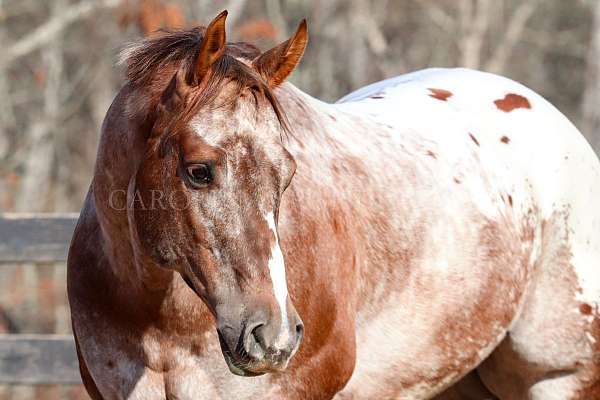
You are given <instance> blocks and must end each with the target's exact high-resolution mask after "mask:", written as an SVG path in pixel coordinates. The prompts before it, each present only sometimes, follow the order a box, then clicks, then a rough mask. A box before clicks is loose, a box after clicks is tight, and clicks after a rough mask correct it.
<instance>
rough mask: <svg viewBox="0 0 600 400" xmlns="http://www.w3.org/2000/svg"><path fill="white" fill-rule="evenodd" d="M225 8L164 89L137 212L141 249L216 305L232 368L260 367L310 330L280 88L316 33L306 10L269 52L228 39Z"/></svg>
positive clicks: (134, 183)
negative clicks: (289, 239) (281, 231)
mask: <svg viewBox="0 0 600 400" xmlns="http://www.w3.org/2000/svg"><path fill="white" fill-rule="evenodd" d="M226 16H227V13H226V12H222V13H221V14H220V15H218V16H217V17H216V18H215V19H214V20H213V21H212V22H211V23H210V24H209V25H208V26H207V27H206V28H202V29H199V30H196V31H195V35H197V48H196V49H195V51H194V52H193V54H191V55H190V56H189V57H188V58H187V59H186V60H184V61H183V62H181V63H179V65H178V67H177V68H175V69H174V71H173V74H172V76H171V77H170V80H167V82H169V83H168V84H167V85H166V87H165V88H164V90H163V91H162V93H161V95H160V98H159V99H158V100H157V101H156V106H155V110H154V118H153V121H152V124H151V128H150V129H149V134H148V137H147V141H146V146H145V155H144V157H142V160H141V162H140V164H139V167H138V168H137V171H136V172H135V176H134V179H132V180H131V182H130V185H129V189H128V192H129V194H128V198H129V199H131V202H132V204H131V207H130V210H129V215H128V218H129V221H130V229H131V230H132V232H133V236H134V238H135V240H134V253H135V256H136V259H137V260H143V262H144V263H150V264H155V265H158V266H159V267H160V268H166V269H170V270H173V271H176V272H178V273H179V274H180V275H181V277H182V278H183V279H184V281H185V282H186V283H187V284H188V286H189V287H190V288H191V289H192V290H193V291H194V292H195V293H196V294H197V295H198V296H199V297H200V298H201V299H202V300H203V301H204V303H205V304H206V306H207V307H208V309H209V310H210V311H211V313H212V314H213V315H214V317H215V320H216V325H217V331H218V336H219V339H220V344H221V349H222V352H223V355H224V357H225V360H226V362H227V364H228V366H229V368H230V370H231V371H232V372H233V373H235V374H238V375H243V376H254V375H259V374H263V373H266V372H271V371H280V370H283V369H285V368H286V366H287V364H288V362H289V360H290V358H291V357H292V356H293V355H294V354H295V352H296V351H297V350H298V347H299V345H300V342H301V340H302V336H303V329H304V328H303V323H302V321H301V319H300V317H299V315H298V313H297V312H296V309H295V308H294V305H293V304H292V301H291V300H290V297H289V296H288V291H287V285H286V277H285V259H284V255H283V253H282V251H281V249H280V247H279V239H278V232H277V221H278V210H279V204H280V201H281V198H282V195H283V193H284V191H285V189H286V187H287V186H288V185H289V183H290V181H291V179H292V177H293V175H294V171H295V161H294V159H293V158H292V156H291V155H290V153H288V151H287V150H286V149H285V147H284V144H283V142H282V138H283V137H284V136H285V134H286V131H287V126H286V119H285V116H284V114H283V112H282V110H281V109H280V106H279V104H278V102H277V100H276V98H275V96H274V94H273V91H272V90H273V89H274V88H275V87H277V86H278V85H280V84H281V83H282V82H283V81H284V80H285V79H286V77H287V76H288V75H289V74H290V73H291V72H292V70H293V69H294V67H295V66H296V65H297V63H298V62H299V60H300V58H301V56H302V54H303V52H304V49H305V46H306V43H307V39H308V35H307V28H306V23H305V22H304V21H303V22H302V23H301V24H300V26H299V28H298V30H297V32H296V33H295V34H294V35H293V36H292V37H291V38H290V39H289V40H287V41H286V42H284V43H282V44H280V45H278V46H276V47H274V48H273V49H271V50H269V51H267V52H265V53H262V54H261V53H260V52H258V50H257V49H256V48H255V47H254V46H251V45H246V44H239V43H238V44H229V43H226V40H225V18H226ZM186 34H187V35H190V33H189V32H188V33H186ZM172 37H173V38H175V39H174V40H177V33H173V34H172ZM187 39H189V38H187ZM151 40H152V39H151ZM156 43H158V42H156ZM162 46H163V48H162V49H159V48H154V49H153V48H152V46H149V47H148V46H147V47H146V48H145V50H137V53H136V50H135V49H134V50H133V55H132V57H134V58H135V57H137V58H138V61H140V60H142V62H143V60H145V59H148V57H153V56H155V55H156V54H155V55H152V54H145V53H143V52H144V51H146V52H155V53H160V51H165V52H166V51H168V49H165V48H164V47H165V46H167V47H168V42H165V41H163V43H162ZM145 57H146V58H145ZM146 61H147V60H146ZM136 203H139V204H144V205H145V206H144V207H140V206H139V204H136ZM149 205H151V206H149Z"/></svg>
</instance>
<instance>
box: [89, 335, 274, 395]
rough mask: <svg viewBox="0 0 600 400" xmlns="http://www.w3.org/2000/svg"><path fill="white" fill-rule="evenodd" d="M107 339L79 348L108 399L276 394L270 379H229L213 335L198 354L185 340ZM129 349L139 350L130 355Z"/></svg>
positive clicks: (149, 338) (206, 336)
mask: <svg viewBox="0 0 600 400" xmlns="http://www.w3.org/2000/svg"><path fill="white" fill-rule="evenodd" d="M108 336H110V339H108V338H105V339H104V340H103V339H102V338H96V339H95V340H83V342H82V343H81V347H82V350H83V352H84V353H87V357H86V358H87V361H88V367H89V368H90V371H91V373H92V375H93V378H94V381H95V383H96V384H97V386H98V389H99V390H100V392H101V393H102V395H103V396H104V397H105V398H107V399H128V400H138V399H139V400H142V399H144V400H153V399H157V400H158V399H160V400H164V399H177V400H187V399H190V400H191V399H194V400H196V399H200V400H202V399H207V400H208V399H210V400H213V399H217V400H218V399H229V398H236V399H245V398H254V397H256V396H261V397H263V398H264V397H265V396H266V397H268V396H269V393H275V392H276V391H277V390H278V387H277V386H276V385H272V384H271V383H270V378H269V377H258V378H253V379H251V380H249V379H247V378H243V377H238V376H235V375H233V374H231V373H230V372H229V370H228V369H227V366H226V365H225V362H224V360H223V356H222V354H221V351H220V349H219V345H218V340H217V338H216V337H213V336H215V335H214V333H212V332H209V333H206V334H205V337H203V338H202V339H204V340H205V341H206V344H205V346H203V348H202V351H201V354H198V352H197V351H194V350H192V348H193V347H192V346H190V340H185V339H183V340H181V341H179V340H175V339H173V338H170V339H169V338H167V339H164V338H163V339H159V338H157V337H155V336H146V337H141V338H124V337H119V336H117V335H108ZM204 340H203V341H204ZM132 343H138V344H139V347H138V348H136V349H132V346H131V344H132ZM99 348H101V349H102V351H98V349H99ZM111 355H113V356H111ZM114 355H116V356H114ZM90 358H91V359H90Z"/></svg>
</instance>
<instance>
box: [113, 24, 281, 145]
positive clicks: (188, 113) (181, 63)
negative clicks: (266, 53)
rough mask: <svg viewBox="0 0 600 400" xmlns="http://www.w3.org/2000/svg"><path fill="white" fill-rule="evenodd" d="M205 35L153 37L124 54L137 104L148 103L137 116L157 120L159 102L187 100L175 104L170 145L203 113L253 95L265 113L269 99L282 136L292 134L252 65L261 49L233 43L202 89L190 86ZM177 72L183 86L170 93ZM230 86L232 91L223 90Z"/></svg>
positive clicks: (193, 32) (167, 132)
mask: <svg viewBox="0 0 600 400" xmlns="http://www.w3.org/2000/svg"><path fill="white" fill-rule="evenodd" d="M204 31H205V28H204V27H198V28H194V29H191V30H181V31H163V32H161V33H160V34H158V35H156V36H154V37H150V38H146V39H142V40H141V41H138V42H135V43H132V44H130V45H128V46H126V47H125V48H124V49H123V50H122V51H121V54H120V61H119V63H120V64H126V66H127V67H126V76H127V81H128V83H129V84H130V85H131V86H132V87H133V88H134V91H133V93H135V94H136V95H137V96H138V98H137V99H134V101H136V102H141V103H142V104H143V105H142V107H140V106H139V105H136V107H134V110H136V111H134V114H135V113H136V112H142V113H146V114H148V115H146V116H144V117H143V119H146V118H149V119H154V118H155V117H156V115H154V114H153V110H154V109H155V108H156V106H157V105H158V104H159V103H160V102H164V101H168V100H169V97H173V96H179V97H181V99H182V100H183V101H179V102H175V103H177V104H178V105H177V106H176V107H174V108H171V109H169V110H168V112H169V116H168V120H169V123H168V127H166V126H165V127H162V128H163V131H164V133H165V135H166V136H165V138H164V139H163V140H162V142H163V143H166V142H167V141H168V139H170V138H171V137H173V136H175V135H176V134H177V129H176V128H177V127H179V126H181V124H185V123H188V122H189V121H191V120H192V119H193V118H194V116H195V115H197V114H198V112H199V111H200V110H201V109H202V108H205V107H214V108H215V109H216V108H219V107H223V106H227V105H230V104H233V103H235V102H236V101H237V100H238V99H239V98H240V97H241V96H242V95H243V94H244V93H247V92H250V93H252V96H253V98H254V100H255V106H256V108H257V112H260V104H263V102H262V101H260V100H259V99H263V100H265V102H264V103H266V104H267V105H269V106H270V107H271V109H272V110H273V112H274V113H275V116H276V118H277V120H278V122H279V125H280V126H281V128H282V130H283V132H284V133H286V134H288V133H289V132H290V129H289V123H288V120H287V117H286V115H285V113H284V111H283V109H282V107H281V105H280V103H279V101H278V100H277V97H276V96H275V94H274V92H273V90H272V88H271V87H270V86H269V85H268V83H267V81H266V80H265V79H264V78H263V77H262V76H261V74H259V73H258V71H256V70H255V69H254V68H252V67H251V66H250V61H251V60H252V59H254V58H256V57H257V56H258V55H260V50H258V48H257V47H255V46H253V45H251V44H249V43H244V42H238V43H228V44H227V45H226V47H225V51H224V54H223V55H222V56H220V57H219V59H217V60H216V61H215V62H214V64H213V65H212V66H211V69H210V71H209V73H208V74H207V76H206V78H205V79H203V81H202V82H201V83H200V84H199V85H190V84H188V81H189V79H188V78H187V75H188V71H190V70H192V69H193V66H194V63H195V60H196V59H197V57H198V50H199V48H200V45H201V43H202V40H203V37H204ZM178 73H181V74H180V76H186V77H185V79H184V80H185V81H186V82H183V86H184V87H177V88H176V89H175V88H171V86H172V85H173V83H174V80H175V79H177V75H178ZM179 86H181V85H179ZM225 87H227V88H228V90H224V88H225ZM136 89H138V90H136ZM170 89H171V90H170ZM173 89H174V90H173ZM139 97H145V98H144V99H140V98H139ZM164 128H168V129H164Z"/></svg>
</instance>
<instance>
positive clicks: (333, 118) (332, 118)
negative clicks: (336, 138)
mask: <svg viewBox="0 0 600 400" xmlns="http://www.w3.org/2000/svg"><path fill="white" fill-rule="evenodd" d="M329 118H331V120H332V121H334V122H335V121H337V119H336V118H335V117H334V116H333V115H331V114H330V115H329Z"/></svg>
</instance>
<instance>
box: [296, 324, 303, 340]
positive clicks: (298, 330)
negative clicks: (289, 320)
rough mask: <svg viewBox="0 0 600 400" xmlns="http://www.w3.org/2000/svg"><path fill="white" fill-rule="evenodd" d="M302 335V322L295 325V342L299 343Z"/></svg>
mask: <svg viewBox="0 0 600 400" xmlns="http://www.w3.org/2000/svg"><path fill="white" fill-rule="evenodd" d="M303 337H304V324H303V323H302V322H300V323H298V324H297V325H296V344H299V343H300V342H301V341H302V338H303Z"/></svg>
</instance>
